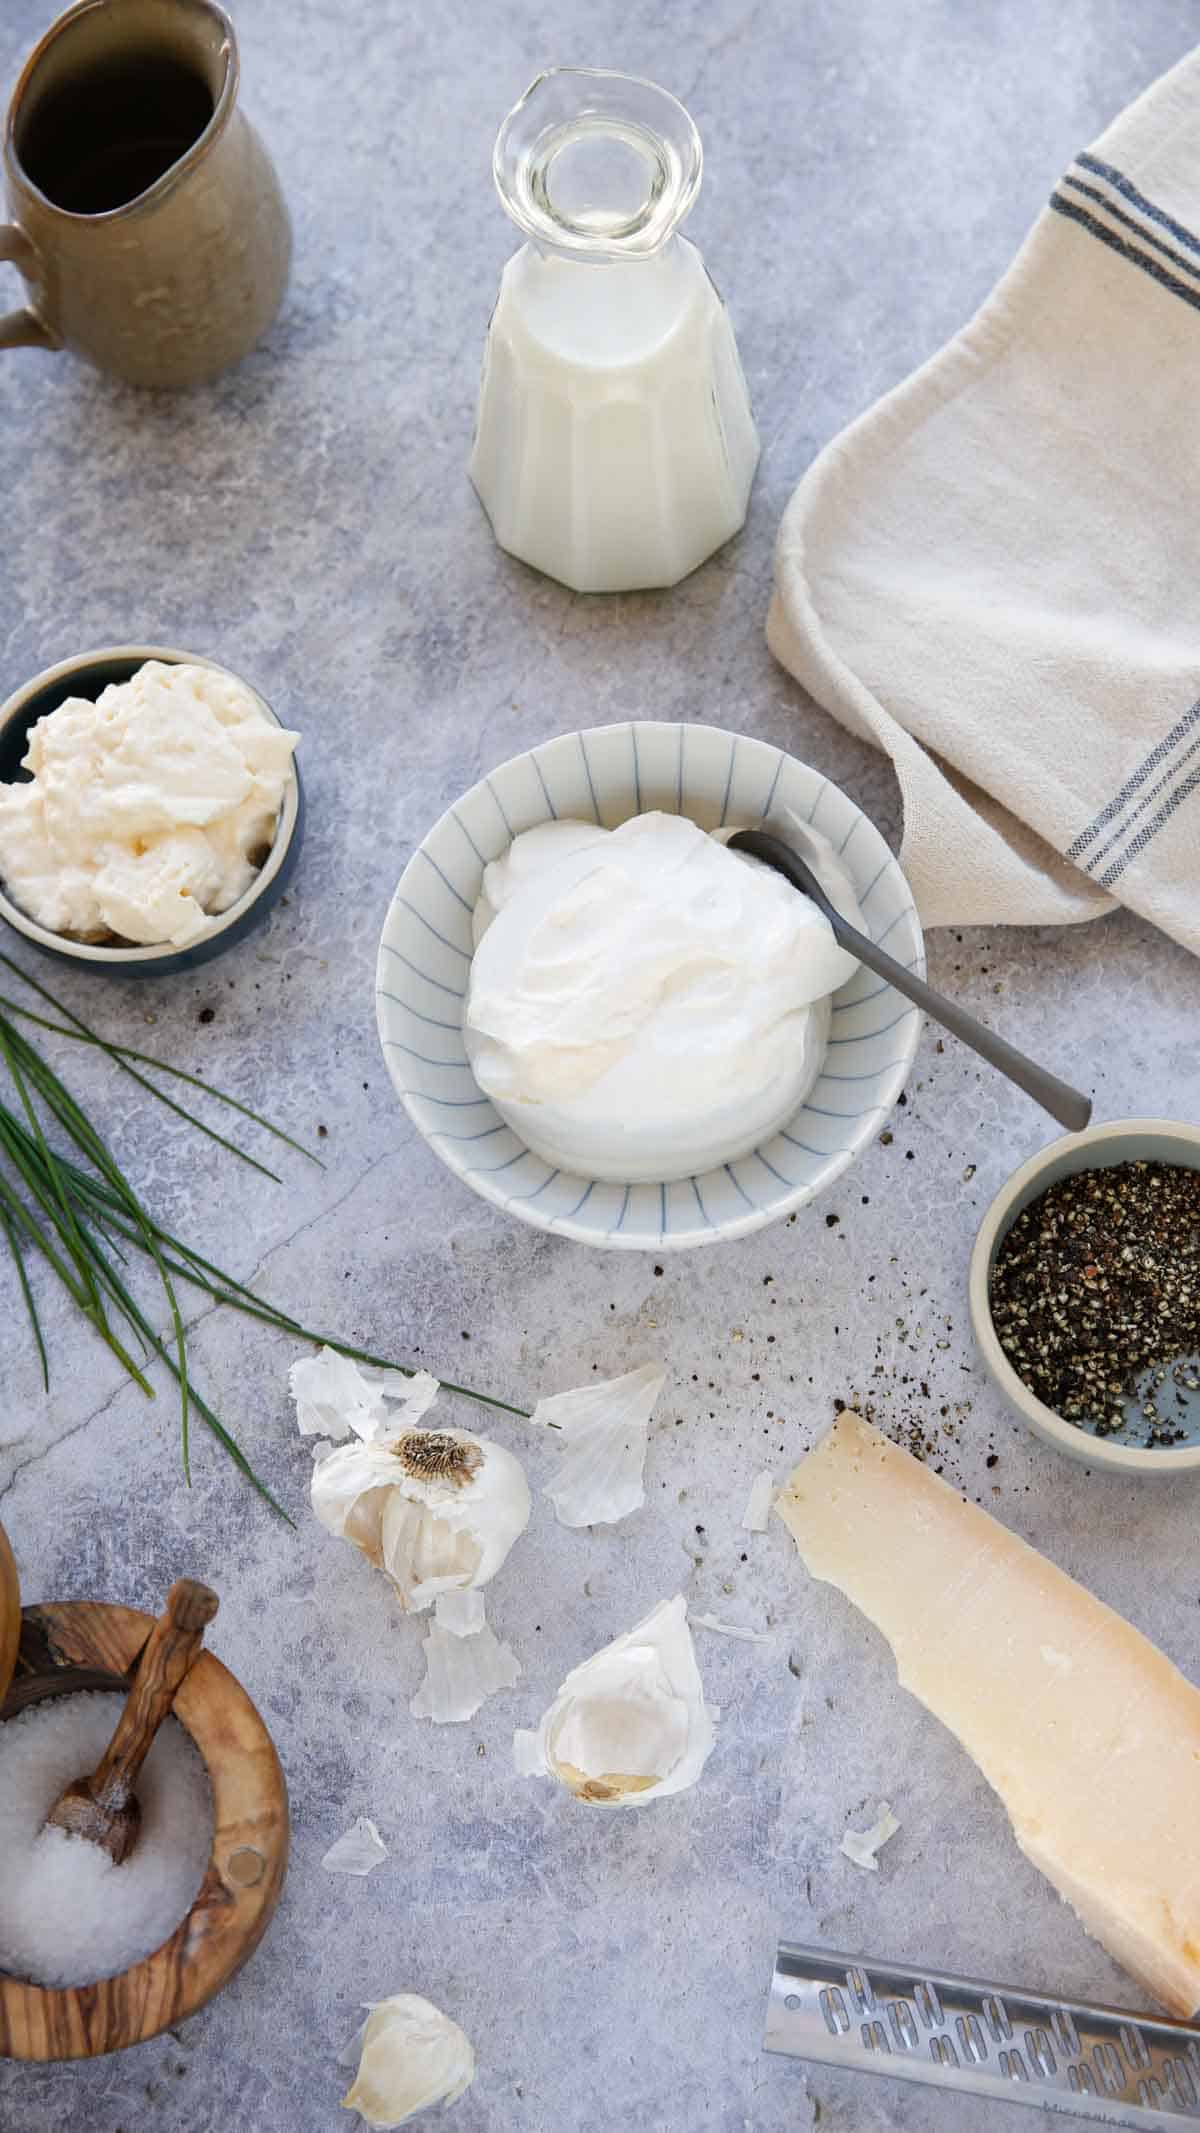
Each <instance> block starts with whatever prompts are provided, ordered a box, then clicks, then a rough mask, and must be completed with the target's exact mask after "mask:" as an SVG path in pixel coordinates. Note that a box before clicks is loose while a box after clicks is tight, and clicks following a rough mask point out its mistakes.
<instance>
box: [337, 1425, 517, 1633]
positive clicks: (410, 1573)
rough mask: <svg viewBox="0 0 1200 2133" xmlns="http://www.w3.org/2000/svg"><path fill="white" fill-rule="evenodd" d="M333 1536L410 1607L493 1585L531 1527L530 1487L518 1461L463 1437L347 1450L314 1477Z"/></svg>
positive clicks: (417, 1433) (447, 1433) (408, 1433)
mask: <svg viewBox="0 0 1200 2133" xmlns="http://www.w3.org/2000/svg"><path fill="white" fill-rule="evenodd" d="M310 1492H311V1496H312V1507H313V1510H314V1511H315V1512H316V1514H317V1517H318V1518H319V1519H320V1521H321V1524H322V1525H323V1526H324V1527H325V1528H326V1529H327V1531H328V1532H330V1533H333V1534H336V1535H337V1536H338V1538H339V1539H342V1540H348V1541H351V1542H353V1544H354V1546H355V1547H356V1548H361V1550H362V1552H363V1554H364V1555H365V1556H366V1557H367V1560H368V1561H369V1562H372V1563H374V1564H375V1565H376V1567H377V1568H378V1569H380V1570H384V1571H386V1572H387V1575H388V1576H389V1577H390V1578H391V1580H392V1583H393V1585H394V1586H395V1588H396V1591H397V1593H398V1594H399V1598H400V1604H401V1606H402V1607H404V1608H407V1609H411V1610H412V1611H413V1612H414V1613H419V1612H420V1611H421V1610H422V1609H423V1608H426V1607H429V1606H431V1605H432V1603H433V1601H434V1600H435V1599H436V1598H437V1596H438V1594H439V1593H440V1592H463V1591H466V1590H468V1589H469V1588H472V1587H475V1586H479V1585H486V1584H487V1583H488V1580H489V1579H490V1578H494V1577H495V1575H496V1572H497V1571H498V1570H499V1568H500V1565H501V1563H502V1562H503V1561H504V1559H505V1557H506V1555H507V1554H508V1551H509V1549H510V1548H511V1547H512V1544H513V1542H514V1541H515V1540H516V1539H517V1537H518V1535H519V1534H521V1533H523V1532H524V1530H525V1528H526V1526H527V1525H528V1523H529V1509H530V1504H529V1484H528V1482H527V1481H526V1479H525V1474H524V1470H523V1468H522V1467H521V1464H520V1462H519V1461H518V1460H516V1459H514V1457H513V1455H512V1453H511V1452H509V1451H506V1450H505V1448H504V1446H503V1445H502V1444H495V1443H493V1441H492V1439H491V1438H490V1437H475V1436H472V1435H471V1433H470V1432H469V1431H468V1430H461V1429H406V1430H403V1431H401V1433H400V1434H399V1435H398V1436H396V1437H394V1438H392V1439H390V1440H388V1441H386V1442H385V1441H383V1440H382V1439H374V1440H372V1441H371V1442H370V1443H366V1444H364V1443H360V1442H355V1443H351V1444H346V1445H340V1446H338V1447H337V1448H336V1449H335V1450H333V1451H331V1452H330V1453H329V1454H328V1456H327V1457H326V1458H324V1459H322V1460H320V1461H319V1462H318V1464H317V1465H316V1466H315V1467H314V1468H313V1476H312V1483H311V1491H310Z"/></svg>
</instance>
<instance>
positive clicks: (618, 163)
mask: <svg viewBox="0 0 1200 2133" xmlns="http://www.w3.org/2000/svg"><path fill="white" fill-rule="evenodd" d="M701 164H702V155H701V149H700V136H699V134H698V133H697V132H696V129H695V126H694V125H693V124H692V121H691V119H690V118H689V117H688V114H687V112H686V111H685V110H684V108H683V106H682V104H680V103H678V102H677V101H676V99H675V98H674V97H673V96H669V95H668V94H667V92H666V91H665V90H663V89H659V88H657V87H656V86H655V84H654V83H653V82H645V81H640V80H638V79H636V78H635V77H633V76H630V75H622V74H609V73H604V72H601V71H599V70H596V69H592V68H586V67H559V68H555V69H554V70H552V72H550V73H549V74H543V75H539V77H538V79H537V80H536V81H535V82H534V83H533V84H532V86H531V87H530V88H529V89H527V90H526V92H525V95H524V96H523V97H522V98H521V100H520V102H519V103H518V104H516V105H514V107H513V109H512V110H511V111H510V112H509V114H508V117H507V118H506V119H505V121H504V124H503V125H502V126H501V128H500V132H499V134H498V136H497V139H496V148H495V154H494V156H493V160H492V170H493V175H494V177H495V180H496V186H497V189H498V191H499V194H500V198H501V200H502V201H503V203H504V206H505V209H506V211H507V213H508V214H509V215H510V216H511V217H512V219H513V221H514V222H515V223H516V225H517V228H518V229H519V230H520V231H521V232H522V234H523V235H524V236H526V237H528V238H529V239H531V240H532V242H533V243H534V244H536V245H537V246H538V248H539V249H540V250H541V251H542V252H545V253H554V254H557V255H558V256H559V257H562V258H565V259H570V260H587V261H592V262H595V263H600V262H611V263H613V264H618V265H619V264H622V263H628V262H632V261H638V260H647V259H649V258H651V257H652V256H653V255H654V254H656V253H658V252H659V251H661V250H662V249H663V248H664V247H665V246H666V245H667V244H668V243H669V242H670V239H671V237H672V235H673V233H674V232H675V231H676V230H677V229H678V228H679V226H680V224H681V223H682V221H683V219H684V217H685V215H686V214H687V213H688V210H689V208H690V207H691V205H692V203H693V201H694V199H695V197H696V193H697V191H698V190H699V185H700V173H701Z"/></svg>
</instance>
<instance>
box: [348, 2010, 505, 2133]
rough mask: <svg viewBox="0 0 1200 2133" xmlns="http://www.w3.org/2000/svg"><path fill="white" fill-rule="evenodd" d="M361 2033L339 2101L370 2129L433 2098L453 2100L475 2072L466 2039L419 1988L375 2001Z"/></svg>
mask: <svg viewBox="0 0 1200 2133" xmlns="http://www.w3.org/2000/svg"><path fill="white" fill-rule="evenodd" d="M360 2037H361V2049H360V2051H359V2059H358V2073H357V2075H356V2076H355V2079H354V2081H353V2083H352V2084H351V2086H350V2088H349V2089H348V2090H347V2092H346V2094H345V2095H344V2096H343V2098H342V2107H343V2109H344V2110H347V2111H357V2112H358V2115H359V2117H360V2118H361V2119H362V2120H363V2122H364V2124H366V2125H368V2126H370V2127H372V2128H373V2129H374V2133H391V2129H392V2128H393V2127H395V2126H403V2125H407V2124H408V2121H409V2119H410V2118H414V2117H415V2116H416V2114H417V2112H418V2111H425V2110H428V2109H429V2108H430V2106H431V2105H432V2104H437V2103H455V2102H457V2100H458V2098H459V2097H460V2096H461V2095H462V2094H463V2093H464V2091H465V2090H466V2089H468V2088H469V2087H470V2085H471V2083H472V2081H473V2080H474V2078H475V2053H474V2051H473V2050H472V2048H471V2044H470V2040H469V2039H468V2038H467V2037H466V2036H465V2035H464V2033H463V2031H462V2030H461V2029H460V2028H459V2026H458V2024H457V2022H452V2021H451V2020H450V2017H449V2015H444V2014H443V2013H442V2012H441V2009H440V2008H437V2007H435V2006H434V2004H433V2002H432V2000H426V1999H423V1998H422V1997H421V1995H420V1994H419V1993H416V1992H397V1993H394V1994H393V1996H392V1997H391V1999H388V2000H379V2001H377V2002H376V2003H375V2005H374V2006H373V2007H372V2008H371V2010H370V2012H369V2014H368V2016H367V2020H366V2022H365V2023H364V2024H363V2027H362V2030H361V2032H360ZM352 2049H353V2047H350V2048H348V2051H347V2052H346V2053H343V2055H342V2057H343V2060H344V2061H345V2060H346V2059H348V2058H349V2057H350V2053H351V2051H352Z"/></svg>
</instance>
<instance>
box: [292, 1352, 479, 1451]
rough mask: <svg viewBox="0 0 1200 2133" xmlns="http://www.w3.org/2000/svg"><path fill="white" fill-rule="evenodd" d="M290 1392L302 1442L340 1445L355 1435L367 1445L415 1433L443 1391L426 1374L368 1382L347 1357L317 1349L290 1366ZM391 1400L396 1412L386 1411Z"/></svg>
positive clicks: (386, 1374)
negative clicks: (326, 1441)
mask: <svg viewBox="0 0 1200 2133" xmlns="http://www.w3.org/2000/svg"><path fill="white" fill-rule="evenodd" d="M288 1389H289V1391H290V1393H291V1395H292V1400H293V1402H294V1404H295V1408H296V1427H297V1429H298V1430H299V1432H300V1435H301V1436H302V1437H331V1438H333V1439H334V1441H335V1442H339V1443H340V1441H341V1440H342V1439H343V1438H344V1437H348V1436H349V1435H350V1433H351V1431H353V1433H354V1435H355V1436H356V1437H361V1438H362V1440H363V1442H364V1443H370V1442H371V1441H372V1440H373V1439H374V1438H376V1437H387V1436H392V1437H394V1436H397V1435H398V1434H399V1432H400V1430H401V1429H415V1427H416V1425H417V1423H418V1422H419V1421H420V1419H421V1417H422V1415H423V1414H425V1412H426V1411H427V1409H428V1408H430V1407H432V1405H433V1403H434V1401H435V1400H436V1398H437V1396H438V1394H439V1392H440V1391H441V1389H442V1388H441V1386H440V1384H439V1383H438V1380H437V1379H436V1378H434V1377H430V1375H429V1372H428V1371H427V1370H416V1371H414V1372H413V1374H412V1376H411V1377H410V1376H409V1375H408V1374H407V1372H402V1371H399V1370H377V1371H375V1372H374V1374H373V1375H372V1376H371V1377H368V1376H367V1373H366V1371H365V1370H360V1369H359V1367H358V1364H357V1363H354V1362H352V1361H351V1359H350V1357H349V1356H348V1355H339V1354H338V1352H337V1350H336V1349H335V1348H321V1349H320V1350H319V1351H318V1353H317V1354H316V1355H307V1356H301V1357H300V1358H299V1359H298V1360H297V1361H296V1362H294V1363H293V1364H292V1367H291V1369H290V1370H289V1372H288ZM389 1400H390V1401H394V1402H397V1403H398V1408H397V1409H396V1410H391V1409H389V1407H388V1404H387V1403H388V1401H389Z"/></svg>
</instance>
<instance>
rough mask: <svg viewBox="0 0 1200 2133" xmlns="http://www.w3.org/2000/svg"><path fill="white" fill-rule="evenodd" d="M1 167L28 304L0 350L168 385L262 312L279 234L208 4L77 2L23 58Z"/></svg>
mask: <svg viewBox="0 0 1200 2133" xmlns="http://www.w3.org/2000/svg"><path fill="white" fill-rule="evenodd" d="M4 167H5V176H6V181H7V192H8V205H9V212H10V215H11V217H12V220H11V221H10V222H9V223H8V225H7V226H6V227H0V258H2V259H8V260H11V261H12V263H13V265H14V266H16V267H18V268H19V269H20V271H21V273H22V274H23V275H24V277H25V280H26V282H27V284H28V288H29V303H28V306H27V307H26V308H25V309H24V310H20V311H13V312H11V313H10V314H9V316H8V317H7V318H5V319H3V320H0V348H20V347H40V348H64V347H65V348H70V349H72V350H74V352H75V353H76V354H78V355H82V356H85V357H86V358H87V360H88V361H89V362H91V363H95V364H96V365H97V366H98V367H99V368H100V369H101V370H106V371H110V372H112V373H113V375H114V376H116V377H119V378H125V379H128V380H129V382H130V383H131V384H134V385H151V386H181V385H191V384H195V383H197V382H198V381H199V380H201V379H204V378H208V377H212V376H213V375H214V373H215V372H217V371H219V370H223V369H224V368H225V366H226V365H227V364H229V363H234V362H236V361H237V359H238V358H239V357H240V356H243V355H245V354H246V352H247V351H248V350H249V349H250V348H252V347H253V346H254V343H255V342H256V341H257V340H258V339H259V338H260V336H261V335H262V334H263V333H264V332H265V330H266V328H267V327H268V326H269V325H270V323H271V320H272V319H273V318H274V316H275V313H276V311H277V310H278V308H279V303H280V299H281V297H282V295H283V289H284V284H285V282H286V279H287V270H288V261H289V256H290V251H291V234H290V229H289V224H288V217H287V210H286V208H285V206H284V203H283V198H282V195H281V193H280V190H279V184H278V181H277V179H276V176H275V173H274V170H273V169H272V167H271V164H270V162H269V160H268V158H267V155H266V153H265V151H264V149H263V148H262V145H261V143H260V142H259V140H258V137H257V135H256V134H255V133H254V131H253V129H252V127H251V126H250V125H249V123H248V121H247V120H246V118H245V116H244V114H243V113H242V112H241V110H240V109H239V107H238V53H237V41H236V38H235V36H234V31H233V24H232V23H231V22H230V20H229V17H228V15H227V14H226V13H225V12H224V9H223V8H221V7H219V6H217V5H216V0H80V4H79V5H78V6H76V7H72V8H71V9H69V10H68V12H67V13H66V14H65V15H61V16H60V17H59V19H58V21H57V22H55V23H54V24H53V25H52V26H51V28H50V29H49V30H48V31H47V32H46V35H45V36H44V37H43V38H42V41H41V43H40V44H39V45H38V46H37V47H36V49H35V50H34V51H33V52H32V53H31V55H30V57H29V59H28V60H27V62H26V64H25V68H24V71H23V72H22V74H21V77H20V80H19V81H18V83H17V86H16V89H15V90H14V92H13V97H12V101H11V104H10V105H9V110H8V119H7V124H6V127H5V135H4Z"/></svg>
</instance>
